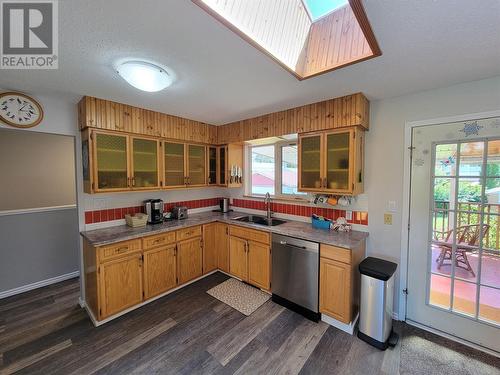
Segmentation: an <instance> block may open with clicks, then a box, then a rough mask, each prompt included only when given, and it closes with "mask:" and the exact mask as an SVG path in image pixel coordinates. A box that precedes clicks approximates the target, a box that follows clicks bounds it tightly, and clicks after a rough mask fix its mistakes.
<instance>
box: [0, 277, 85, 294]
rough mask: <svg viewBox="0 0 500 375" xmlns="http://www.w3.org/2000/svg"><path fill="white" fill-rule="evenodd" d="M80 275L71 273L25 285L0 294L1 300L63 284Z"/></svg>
mask: <svg viewBox="0 0 500 375" xmlns="http://www.w3.org/2000/svg"><path fill="white" fill-rule="evenodd" d="M79 275H80V272H79V271H75V272H70V273H67V274H64V275H61V276H56V277H52V278H50V279H46V280H41V281H37V282H36V283H32V284H28V285H23V286H20V287H17V288H14V289H10V290H6V291H4V292H0V299H2V298H7V297H10V296H14V295H16V294H20V293H24V292H27V291H30V290H33V289H38V288H41V287H43V286H47V285H51V284H55V283H58V282H61V281H64V280H68V279H72V278H74V277H78V276H79Z"/></svg>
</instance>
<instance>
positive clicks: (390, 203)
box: [388, 201, 397, 212]
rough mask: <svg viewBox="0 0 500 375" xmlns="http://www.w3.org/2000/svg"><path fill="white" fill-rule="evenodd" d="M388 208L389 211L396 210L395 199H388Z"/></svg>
mask: <svg viewBox="0 0 500 375" xmlns="http://www.w3.org/2000/svg"><path fill="white" fill-rule="evenodd" d="M388 209H389V211H390V212H396V210H397V207H396V201H389V204H388Z"/></svg>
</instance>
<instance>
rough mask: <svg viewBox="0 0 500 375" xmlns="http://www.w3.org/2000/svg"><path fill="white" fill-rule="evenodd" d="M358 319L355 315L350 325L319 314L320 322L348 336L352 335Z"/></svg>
mask: <svg viewBox="0 0 500 375" xmlns="http://www.w3.org/2000/svg"><path fill="white" fill-rule="evenodd" d="M358 318H359V313H358V314H356V317H355V318H354V320H353V321H352V322H351V323H350V324H345V323H342V322H339V321H338V320H337V319H333V318H331V317H329V316H328V315H325V314H321V320H322V321H323V322H325V323H327V324H329V325H331V326H333V327H335V328H338V329H340V330H341V331H344V332H346V333H348V334H350V335H352V334H354V329H355V328H356V325H357V324H358Z"/></svg>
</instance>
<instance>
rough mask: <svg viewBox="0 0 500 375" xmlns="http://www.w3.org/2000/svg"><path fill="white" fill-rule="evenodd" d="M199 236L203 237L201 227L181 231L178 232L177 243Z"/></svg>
mask: <svg viewBox="0 0 500 375" xmlns="http://www.w3.org/2000/svg"><path fill="white" fill-rule="evenodd" d="M197 236H201V226H197V227H191V228H186V229H180V230H178V231H177V241H182V240H187V239H188V238H193V237H197Z"/></svg>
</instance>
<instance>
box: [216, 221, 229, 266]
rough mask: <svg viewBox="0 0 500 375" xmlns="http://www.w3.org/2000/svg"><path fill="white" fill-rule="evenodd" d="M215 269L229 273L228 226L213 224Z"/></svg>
mask: <svg viewBox="0 0 500 375" xmlns="http://www.w3.org/2000/svg"><path fill="white" fill-rule="evenodd" d="M215 237H216V242H215V243H216V247H217V268H218V269H220V270H221V271H224V272H229V225H227V224H224V223H215Z"/></svg>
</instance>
